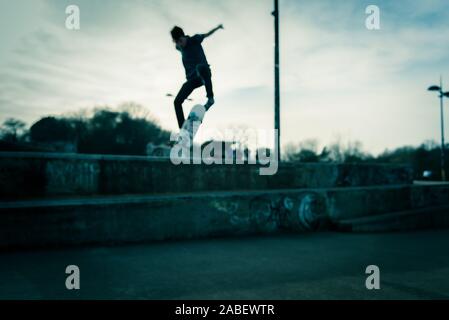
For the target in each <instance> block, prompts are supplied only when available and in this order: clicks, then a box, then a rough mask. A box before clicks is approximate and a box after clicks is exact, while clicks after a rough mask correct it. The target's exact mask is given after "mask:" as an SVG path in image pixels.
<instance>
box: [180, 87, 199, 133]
mask: <svg viewBox="0 0 449 320" xmlns="http://www.w3.org/2000/svg"><path fill="white" fill-rule="evenodd" d="M200 86H201V81H200V79H194V80H188V81H187V82H186V83H184V84H183V85H182V87H181V90H179V93H178V95H177V96H176V98H175V102H174V104H175V112H176V119H177V120H178V125H179V129H181V128H182V125H183V124H184V121H185V118H184V112H183V110H182V103H183V102H184V100H185V99H187V98H188V97H189V95H190V94H191V93H192V91H193V90H195V89H196V88H198V87H200Z"/></svg>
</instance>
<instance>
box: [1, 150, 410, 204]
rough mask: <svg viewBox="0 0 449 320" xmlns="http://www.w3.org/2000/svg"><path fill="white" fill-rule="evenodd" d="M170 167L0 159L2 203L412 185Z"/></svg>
mask: <svg viewBox="0 0 449 320" xmlns="http://www.w3.org/2000/svg"><path fill="white" fill-rule="evenodd" d="M259 169H260V166H259V165H248V164H246V165H209V166H208V165H204V164H203V165H179V166H176V165H173V164H172V163H171V162H170V161H169V160H168V159H161V158H149V157H137V156H131V157H129V156H103V155H101V156H99V155H79V154H55V153H51V154H49V153H31V152H30V153H25V152H19V153H9V152H2V153H0V199H18V198H24V197H34V198H36V197H53V196H57V195H65V196H67V195H108V194H111V195H114V194H138V193H146V194H169V193H181V192H201V191H232V190H266V189H298V188H333V187H355V186H371V185H390V184H394V185H397V184H411V183H412V177H413V176H412V170H411V169H410V168H409V167H406V166H392V165H359V164H357V165H355V164H354V165H351V164H301V165H288V164H282V165H280V167H279V169H278V172H277V174H276V175H274V176H261V175H260V174H259Z"/></svg>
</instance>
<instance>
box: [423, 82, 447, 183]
mask: <svg viewBox="0 0 449 320" xmlns="http://www.w3.org/2000/svg"><path fill="white" fill-rule="evenodd" d="M427 90H429V91H437V92H438V93H439V98H440V117H441V180H443V181H446V170H445V161H444V160H445V159H444V153H445V146H444V110H443V99H444V97H446V98H449V91H448V92H444V90H443V79H442V77H440V85H439V86H430V87H429V88H428V89H427Z"/></svg>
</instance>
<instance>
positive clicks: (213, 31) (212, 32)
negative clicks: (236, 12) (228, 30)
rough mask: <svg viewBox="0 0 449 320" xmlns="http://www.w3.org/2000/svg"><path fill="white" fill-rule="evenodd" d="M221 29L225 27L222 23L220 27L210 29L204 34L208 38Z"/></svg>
mask: <svg viewBox="0 0 449 320" xmlns="http://www.w3.org/2000/svg"><path fill="white" fill-rule="evenodd" d="M220 29H224V27H223V25H222V24H220V25H218V27H216V28H214V29H212V30H211V31H209V32H208V33H205V34H203V36H204V38H207V37H209V36H211V35H213V34H214V33H215V32H216V31H218V30H220Z"/></svg>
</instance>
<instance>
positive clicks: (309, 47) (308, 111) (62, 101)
mask: <svg viewBox="0 0 449 320" xmlns="http://www.w3.org/2000/svg"><path fill="white" fill-rule="evenodd" d="M68 5H77V6H78V7H79V8H80V23H81V28H80V30H68V29H67V28H66V26H65V21H66V18H67V14H66V13H65V10H66V7H67V6H68ZM272 5H273V3H272V1H271V0H245V1H241V0H226V1H225V0H183V1H179V0H176V1H175V0H69V1H66V0H33V1H30V0H14V1H12V0H8V1H7V0H0V39H1V42H0V122H3V121H4V120H5V119H6V118H10V117H14V118H19V119H22V120H24V121H25V122H26V123H27V124H28V125H31V124H32V123H33V122H35V121H36V120H38V119H39V118H41V117H43V116H59V115H64V114H67V113H70V112H76V111H77V110H79V109H86V108H92V107H95V106H105V105H107V106H111V107H115V106H118V105H120V104H121V103H125V102H134V103H138V104H141V105H143V106H144V107H145V108H147V109H148V110H149V112H150V113H151V115H152V116H153V118H155V119H157V121H158V123H159V124H160V125H161V126H162V127H163V128H165V129H168V130H177V122H176V116H175V113H174V108H173V101H172V100H173V98H170V97H167V96H166V94H167V93H172V94H176V93H177V91H178V90H179V88H180V87H181V85H182V84H183V82H184V81H185V78H184V77H185V76H184V70H183V67H182V62H181V57H180V54H179V52H178V51H176V50H175V49H174V46H173V43H172V41H171V38H170V35H169V31H170V29H171V28H172V27H173V26H174V25H179V26H181V27H183V28H184V30H185V31H186V33H188V34H190V35H193V34H195V33H205V32H207V31H209V30H210V29H212V28H213V27H215V26H216V25H218V24H220V23H223V24H224V27H225V29H224V30H222V31H219V32H217V33H216V34H214V35H213V36H212V37H210V38H208V39H206V40H205V41H204V43H203V46H204V49H205V51H206V55H207V57H208V60H209V63H210V64H211V68H212V73H213V83H214V91H215V100H216V104H215V106H214V107H213V108H212V109H211V111H210V112H208V114H207V115H206V118H205V121H204V123H203V125H202V127H201V130H203V131H204V132H208V131H211V130H212V131H213V130H225V129H228V128H249V129H267V130H268V129H271V128H272V127H273V122H274V112H273V110H274V88H273V83H274V76H273V75H274V71H273V59H274V47H273V43H274V31H273V17H272V16H271V11H272ZM368 5H377V6H378V7H379V9H380V30H368V29H367V28H366V26H365V20H366V18H367V14H366V13H365V9H366V7H367V6H368ZM280 17H281V26H280V32H281V38H280V42H281V48H280V50H281V64H280V68H281V144H282V145H286V144H289V143H298V142H300V141H304V140H308V139H316V140H317V141H318V143H319V145H320V146H324V145H326V144H330V143H332V142H335V141H337V140H340V141H343V142H345V141H348V142H349V141H360V142H361V143H362V145H363V149H364V151H366V152H370V153H372V154H378V153H381V152H383V151H384V150H385V149H392V148H396V147H399V146H404V145H415V146H416V145H419V144H420V143H422V142H424V141H426V140H436V141H439V140H440V126H439V125H440V122H439V121H440V113H439V101H438V98H437V95H436V94H435V93H430V92H428V91H426V89H427V87H428V86H430V85H433V84H438V82H439V77H440V74H441V75H442V76H443V80H444V79H447V80H446V83H447V84H446V86H445V87H446V88H447V91H449V41H447V35H448V34H449V2H448V1H447V0H428V1H422V0H394V1H393V0H390V1H387V0H371V1H364V0H358V1H356V0H344V1H338V2H335V1H331V0H314V1H311V0H280ZM192 99H193V100H194V101H192V102H188V101H187V102H186V103H185V104H184V112H185V113H186V114H187V113H188V112H189V110H190V108H191V107H192V106H193V105H194V104H196V103H205V102H206V97H205V91H204V88H200V89H198V90H196V91H195V92H194V93H193V94H192ZM446 105H449V101H446ZM448 115H449V110H447V108H446V116H445V120H446V122H447V123H448V126H449V118H448V117H449V116H448ZM448 126H446V135H447V133H448V131H449V129H447V127H448ZM203 138H204V139H205V138H207V134H206V136H205V137H204V135H203Z"/></svg>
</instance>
